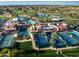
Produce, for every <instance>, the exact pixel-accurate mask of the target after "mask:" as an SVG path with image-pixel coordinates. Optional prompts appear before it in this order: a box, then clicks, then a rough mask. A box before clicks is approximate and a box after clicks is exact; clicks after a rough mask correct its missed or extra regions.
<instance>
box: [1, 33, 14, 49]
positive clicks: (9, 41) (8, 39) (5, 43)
mask: <svg viewBox="0 0 79 59" xmlns="http://www.w3.org/2000/svg"><path fill="white" fill-rule="evenodd" d="M14 42H15V39H13V35H3V36H1V38H0V48H6V47H8V48H9V47H12V46H13V43H14Z"/></svg>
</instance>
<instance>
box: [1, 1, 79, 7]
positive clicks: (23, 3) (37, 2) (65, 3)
mask: <svg viewBox="0 0 79 59" xmlns="http://www.w3.org/2000/svg"><path fill="white" fill-rule="evenodd" d="M0 5H1V6H2V5H4V6H5V5H76V6H77V5H79V1H0Z"/></svg>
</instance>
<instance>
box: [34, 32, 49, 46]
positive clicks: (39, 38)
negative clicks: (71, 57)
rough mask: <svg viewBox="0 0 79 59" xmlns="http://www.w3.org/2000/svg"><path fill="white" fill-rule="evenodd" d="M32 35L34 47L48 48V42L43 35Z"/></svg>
mask: <svg viewBox="0 0 79 59" xmlns="http://www.w3.org/2000/svg"><path fill="white" fill-rule="evenodd" d="M33 35H34V40H35V44H36V47H38V48H45V47H49V42H48V39H47V37H46V35H45V33H34V34H33Z"/></svg>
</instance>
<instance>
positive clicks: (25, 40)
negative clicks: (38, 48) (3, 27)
mask: <svg viewBox="0 0 79 59" xmlns="http://www.w3.org/2000/svg"><path fill="white" fill-rule="evenodd" d="M28 41H32V40H31V39H29V40H27V39H24V40H16V42H28Z"/></svg>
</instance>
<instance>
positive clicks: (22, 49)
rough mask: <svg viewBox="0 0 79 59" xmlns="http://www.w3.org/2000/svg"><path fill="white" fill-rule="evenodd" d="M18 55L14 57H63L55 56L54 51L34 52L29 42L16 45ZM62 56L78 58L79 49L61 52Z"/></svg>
mask: <svg viewBox="0 0 79 59" xmlns="http://www.w3.org/2000/svg"><path fill="white" fill-rule="evenodd" d="M16 47H17V49H18V53H17V54H16V57H64V56H63V55H61V54H58V55H57V54H56V51H53V50H46V51H36V50H34V49H33V48H32V43H31V42H23V43H17V46H16ZM62 52H63V54H64V55H66V56H68V57H71V56H72V57H77V56H79V49H78V48H76V49H68V50H63V51H62Z"/></svg>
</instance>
